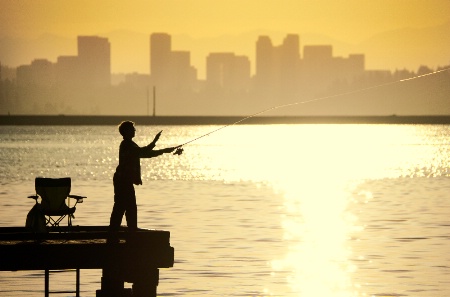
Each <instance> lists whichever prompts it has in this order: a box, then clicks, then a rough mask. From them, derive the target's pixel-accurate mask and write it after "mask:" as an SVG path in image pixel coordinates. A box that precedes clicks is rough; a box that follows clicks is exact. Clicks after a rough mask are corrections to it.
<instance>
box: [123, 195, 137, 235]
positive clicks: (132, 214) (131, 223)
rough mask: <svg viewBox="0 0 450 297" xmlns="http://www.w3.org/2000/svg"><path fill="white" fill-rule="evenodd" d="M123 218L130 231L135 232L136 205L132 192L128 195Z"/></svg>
mask: <svg viewBox="0 0 450 297" xmlns="http://www.w3.org/2000/svg"><path fill="white" fill-rule="evenodd" d="M125 218H126V220H127V226H128V229H129V230H130V231H136V230H137V205H136V194H135V192H134V187H133V192H132V193H131V191H130V193H129V196H128V199H127V203H126V209H125Z"/></svg>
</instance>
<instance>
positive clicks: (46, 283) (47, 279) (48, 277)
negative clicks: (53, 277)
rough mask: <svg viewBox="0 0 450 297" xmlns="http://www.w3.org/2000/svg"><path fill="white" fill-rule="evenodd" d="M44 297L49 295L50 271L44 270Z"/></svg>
mask: <svg viewBox="0 0 450 297" xmlns="http://www.w3.org/2000/svg"><path fill="white" fill-rule="evenodd" d="M44 287H45V297H49V295H50V271H49V270H48V269H45V285H44Z"/></svg>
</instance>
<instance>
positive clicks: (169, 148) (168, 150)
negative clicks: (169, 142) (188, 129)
mask: <svg viewBox="0 0 450 297" xmlns="http://www.w3.org/2000/svg"><path fill="white" fill-rule="evenodd" d="M176 148H177V147H176V146H174V147H168V148H165V149H163V150H162V151H163V152H164V153H165V154H167V153H171V152H173V151H174V150H175V149H176Z"/></svg>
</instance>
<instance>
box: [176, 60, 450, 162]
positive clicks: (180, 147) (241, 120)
mask: <svg viewBox="0 0 450 297" xmlns="http://www.w3.org/2000/svg"><path fill="white" fill-rule="evenodd" d="M449 70H450V68H445V69H440V70H436V71H433V72H430V73H426V74H422V75H417V76H413V77H410V78H405V79H401V80H397V81H393V82H388V83H383V84H379V85H376V86H371V87H367V88H363V89H358V90H354V91H348V92H344V93H338V94H335V95H329V96H323V97H318V98H313V99H310V100H305V101H300V102H293V103H287V104H281V105H276V106H272V107H270V108H267V109H264V110H261V111H258V112H256V113H254V114H251V115H249V116H246V117H244V118H242V119H240V120H238V121H236V122H234V123H231V124H227V125H224V126H222V127H219V128H217V129H215V130H212V131H210V132H208V133H206V134H203V135H201V136H199V137H197V138H194V139H192V140H189V141H187V142H185V143H183V144H181V145H179V146H177V150H176V152H175V153H174V154H177V155H181V153H182V152H183V149H182V147H183V146H184V145H186V144H189V143H191V142H194V141H196V140H199V139H201V138H203V137H206V136H209V135H211V134H213V133H215V132H218V131H220V130H222V129H225V128H227V127H231V126H234V125H237V124H239V123H242V122H243V121H245V120H248V119H250V118H253V117H255V116H257V115H260V114H264V113H266V112H269V111H271V110H275V109H279V108H285V107H289V106H295V105H300V104H307V103H311V102H316V101H322V100H326V99H333V98H337V97H341V96H346V95H352V94H357V93H362V92H365V91H368V90H373V89H378V88H381V87H386V86H389V85H394V84H398V83H402V82H406V81H410V80H414V79H418V78H423V77H426V76H431V75H435V74H438V73H440V72H444V71H449Z"/></svg>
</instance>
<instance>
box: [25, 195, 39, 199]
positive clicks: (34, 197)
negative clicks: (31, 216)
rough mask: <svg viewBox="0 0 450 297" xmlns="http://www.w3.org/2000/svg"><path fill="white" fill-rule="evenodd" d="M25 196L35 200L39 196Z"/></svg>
mask: <svg viewBox="0 0 450 297" xmlns="http://www.w3.org/2000/svg"><path fill="white" fill-rule="evenodd" d="M27 198H33V199H34V200H37V199H38V198H39V196H38V195H30V196H28V197H27Z"/></svg>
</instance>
